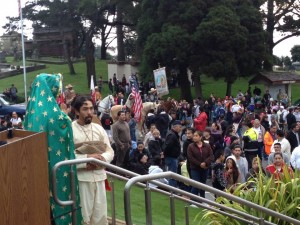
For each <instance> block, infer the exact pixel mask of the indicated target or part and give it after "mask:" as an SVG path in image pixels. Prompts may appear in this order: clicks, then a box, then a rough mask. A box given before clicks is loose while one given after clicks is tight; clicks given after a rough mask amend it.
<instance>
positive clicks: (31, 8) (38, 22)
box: [24, 0, 79, 74]
mask: <svg viewBox="0 0 300 225" xmlns="http://www.w3.org/2000/svg"><path fill="white" fill-rule="evenodd" d="M75 1H76V0H69V1H67V2H64V1H60V0H53V1H46V0H40V1H32V2H30V3H29V4H27V5H26V6H25V8H24V17H25V18H26V19H29V20H31V21H34V27H35V29H45V28H57V29H58V30H59V33H60V36H61V40H62V46H63V52H64V58H65V60H67V62H68V66H69V72H70V74H75V69H74V66H73V62H72V60H71V53H70V48H69V46H70V43H69V42H68V40H67V39H66V34H65V29H66V28H68V29H70V28H71V29H72V30H73V31H74V32H75V31H76V30H77V28H78V26H79V21H78V18H77V17H76V15H75V13H74V10H75V9H74V3H75Z"/></svg>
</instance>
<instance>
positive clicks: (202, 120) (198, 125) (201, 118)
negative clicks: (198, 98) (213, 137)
mask: <svg viewBox="0 0 300 225" xmlns="http://www.w3.org/2000/svg"><path fill="white" fill-rule="evenodd" d="M199 110H200V111H201V113H199V115H198V116H197V117H196V118H195V119H194V128H195V129H196V130H199V131H204V130H205V128H206V126H207V114H206V113H205V112H204V110H203V109H202V108H201V107H199Z"/></svg>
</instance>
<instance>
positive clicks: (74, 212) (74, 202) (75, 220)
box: [70, 165, 77, 225]
mask: <svg viewBox="0 0 300 225" xmlns="http://www.w3.org/2000/svg"><path fill="white" fill-rule="evenodd" d="M70 167H71V171H70V177H71V198H72V200H73V204H72V225H77V216H76V214H77V210H76V186H75V173H74V168H73V167H74V165H71V166H70Z"/></svg>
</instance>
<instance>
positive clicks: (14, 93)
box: [2, 84, 18, 103]
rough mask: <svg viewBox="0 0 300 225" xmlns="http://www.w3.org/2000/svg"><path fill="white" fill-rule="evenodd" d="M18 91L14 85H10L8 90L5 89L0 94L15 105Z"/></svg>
mask: <svg viewBox="0 0 300 225" xmlns="http://www.w3.org/2000/svg"><path fill="white" fill-rule="evenodd" d="M17 93H18V89H17V88H16V87H15V85H14V84H12V85H11V87H10V88H6V89H5V90H4V91H3V92H2V94H4V95H5V96H6V97H7V98H8V99H10V100H11V101H12V102H14V103H17V101H18V95H17Z"/></svg>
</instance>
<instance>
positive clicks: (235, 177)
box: [225, 158, 239, 183]
mask: <svg viewBox="0 0 300 225" xmlns="http://www.w3.org/2000/svg"><path fill="white" fill-rule="evenodd" d="M228 160H231V161H232V177H233V182H234V183H236V182H237V180H238V178H239V169H238V167H237V165H236V162H235V160H233V159H232V158H227V159H226V163H225V170H226V171H227V170H228V169H229V168H228V167H227V162H228Z"/></svg>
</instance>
